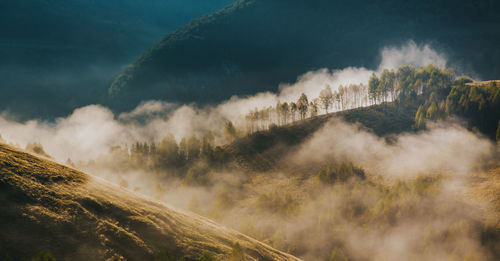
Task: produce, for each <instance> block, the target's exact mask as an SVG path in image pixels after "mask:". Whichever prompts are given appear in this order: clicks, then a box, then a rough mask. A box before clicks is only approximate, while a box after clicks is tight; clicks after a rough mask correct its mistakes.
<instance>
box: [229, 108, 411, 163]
mask: <svg viewBox="0 0 500 261" xmlns="http://www.w3.org/2000/svg"><path fill="white" fill-rule="evenodd" d="M417 108H418V102H417V101H415V102H409V101H408V102H405V103H392V102H391V103H386V104H383V105H374V106H369V107H362V108H357V109H352V110H347V111H341V112H335V113H330V114H327V115H320V116H316V117H313V118H309V119H306V120H302V121H299V122H295V123H292V124H288V125H285V126H280V127H276V128H272V129H271V130H268V131H259V132H256V133H253V134H250V135H247V136H245V137H243V138H240V139H237V140H235V141H234V142H233V143H230V144H228V145H227V146H226V147H225V149H226V151H227V152H228V153H229V154H230V155H231V156H232V158H233V160H234V161H235V162H236V163H237V164H238V165H239V166H240V167H242V168H243V169H247V170H252V171H267V170H270V169H273V168H286V169H288V170H289V171H292V172H294V171H296V170H294V169H293V168H292V169H289V168H287V167H286V166H289V165H290V164H289V162H287V161H286V156H287V155H288V152H290V150H293V149H294V147H295V146H299V145H300V144H302V143H304V142H305V141H306V140H307V139H308V138H310V137H311V136H312V135H313V134H314V133H315V132H316V131H317V130H319V129H320V128H321V127H323V126H324V125H325V124H326V123H327V122H329V121H331V120H334V119H335V118H339V119H342V120H344V121H346V122H349V123H355V124H359V126H360V128H364V129H369V130H370V131H372V132H373V133H375V134H376V135H378V136H381V137H385V138H387V139H390V137H391V135H397V134H400V133H403V132H411V131H413V125H414V115H415V113H416V112H417ZM284 160H285V162H283V161H284ZM294 167H295V166H294Z"/></svg>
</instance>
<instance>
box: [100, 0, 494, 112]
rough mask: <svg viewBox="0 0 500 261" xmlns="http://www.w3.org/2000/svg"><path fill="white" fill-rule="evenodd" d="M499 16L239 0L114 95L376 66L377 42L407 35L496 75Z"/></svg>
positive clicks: (198, 23)
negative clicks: (316, 70) (321, 70)
mask: <svg viewBox="0 0 500 261" xmlns="http://www.w3.org/2000/svg"><path fill="white" fill-rule="evenodd" d="M499 21H500V1H496V0H481V1H479V0H470V1H460V0H459V1H457V0H408V1H400V0H397V1H396V0H379V1H374V0H337V1H327V0H312V1H304V0H239V1H237V2H235V3H234V4H232V5H231V6H228V7H227V8H225V9H223V10H220V11H218V12H216V13H214V14H211V15H208V16H205V17H202V18H200V19H196V20H194V21H192V22H191V23H190V24H188V25H187V26H185V27H183V28H181V29H179V30H177V31H175V32H172V33H170V34H167V35H166V36H165V37H164V38H163V39H162V40H161V41H160V42H159V43H157V44H156V45H154V46H153V47H152V48H150V49H149V50H147V51H146V52H144V53H143V54H142V56H141V57H140V58H139V59H137V60H136V61H135V62H134V63H133V64H132V65H130V66H129V67H127V68H126V69H125V70H123V71H122V73H121V74H120V75H118V76H117V77H116V79H115V81H114V82H113V84H112V85H111V87H110V90H109V92H110V96H111V97H112V100H111V104H112V106H113V107H114V108H115V109H118V110H124V109H130V108H132V107H133V106H136V105H137V103H138V102H139V101H141V100H145V99H165V100H170V101H177V102H193V101H195V102H199V103H213V102H218V101H220V100H223V99H226V98H228V97H230V96H231V95H235V94H236V95H246V94H251V93H255V92H258V91H266V90H276V88H277V86H278V84H279V83H280V82H293V81H294V80H295V79H296V77H297V76H298V75H300V74H303V73H305V72H307V71H310V70H314V69H319V68H323V67H327V68H330V69H341V68H345V67H347V66H365V67H367V68H372V69H373V68H376V66H377V65H378V62H379V60H380V57H379V56H380V49H381V48H382V47H384V46H388V45H391V46H394V45H398V44H403V43H405V42H407V41H408V40H409V39H412V40H414V41H416V42H417V43H431V45H432V46H433V48H435V49H437V50H438V51H440V52H443V53H445V54H446V55H447V56H448V58H449V60H450V62H451V63H453V64H456V65H459V66H460V67H462V68H464V69H465V70H466V71H473V72H475V73H476V75H475V76H478V77H479V78H483V79H489V78H498V77H499V74H500V49H499V48H498V46H499V45H498V43H500V22H499Z"/></svg>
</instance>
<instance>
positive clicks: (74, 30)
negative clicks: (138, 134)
mask: <svg viewBox="0 0 500 261" xmlns="http://www.w3.org/2000/svg"><path fill="white" fill-rule="evenodd" d="M231 2H232V0H211V1H205V0H148V1H141V0H105V1H101V0H3V1H0V29H1V31H0V32H1V33H0V92H1V95H0V110H2V111H8V112H9V113H10V114H11V115H14V116H16V117H20V118H30V117H43V118H52V117H55V116H60V115H65V114H67V113H68V112H70V111H71V110H73V109H74V108H76V107H79V106H82V105H86V104H89V103H96V102H101V101H102V99H105V98H106V94H107V90H106V89H107V87H108V86H109V84H110V83H111V81H112V79H113V77H114V76H115V75H116V74H117V73H118V72H119V71H120V69H121V68H122V67H123V66H124V65H126V64H129V63H130V62H132V61H133V60H134V59H135V58H137V57H138V56H139V55H140V54H141V52H143V51H144V50H145V49H147V48H148V47H150V46H151V45H153V44H154V43H155V42H157V41H159V40H160V39H161V38H162V36H163V35H164V34H165V33H168V32H171V31H174V30H175V29H177V28H179V27H180V26H183V25H185V24H187V23H188V22H189V21H190V20H191V19H194V18H197V17H199V16H202V15H205V14H208V13H212V12H214V11H216V10H218V9H220V8H222V7H224V6H226V5H228V4H230V3H231Z"/></svg>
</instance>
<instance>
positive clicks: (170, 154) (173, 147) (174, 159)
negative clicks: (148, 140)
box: [156, 133, 179, 167]
mask: <svg viewBox="0 0 500 261" xmlns="http://www.w3.org/2000/svg"><path fill="white" fill-rule="evenodd" d="M156 151H157V155H159V156H160V160H161V161H162V162H164V163H165V165H167V166H169V167H172V166H175V165H176V164H177V163H178V160H179V146H178V145H177V141H176V140H175V138H174V135H172V134H170V133H169V134H167V136H165V138H163V140H161V141H160V143H159V144H158V148H156Z"/></svg>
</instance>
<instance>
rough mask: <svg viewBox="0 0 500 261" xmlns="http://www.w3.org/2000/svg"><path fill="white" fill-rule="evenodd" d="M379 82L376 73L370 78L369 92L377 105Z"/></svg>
mask: <svg viewBox="0 0 500 261" xmlns="http://www.w3.org/2000/svg"><path fill="white" fill-rule="evenodd" d="M379 82H380V81H379V79H378V78H377V75H375V73H372V75H371V76H370V80H368V92H369V96H370V100H372V103H373V104H375V103H377V88H378V85H379Z"/></svg>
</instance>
